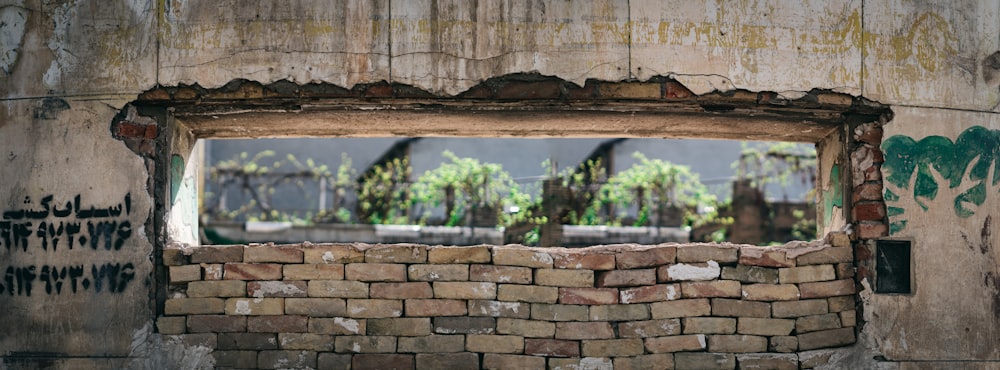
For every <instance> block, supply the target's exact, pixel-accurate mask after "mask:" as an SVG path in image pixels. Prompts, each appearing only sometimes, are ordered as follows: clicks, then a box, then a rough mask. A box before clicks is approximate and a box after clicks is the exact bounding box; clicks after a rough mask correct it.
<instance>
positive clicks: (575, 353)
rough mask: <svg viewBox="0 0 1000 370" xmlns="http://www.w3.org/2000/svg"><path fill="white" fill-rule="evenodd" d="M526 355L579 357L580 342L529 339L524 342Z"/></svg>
mask: <svg viewBox="0 0 1000 370" xmlns="http://www.w3.org/2000/svg"><path fill="white" fill-rule="evenodd" d="M524 354H526V355H533V356H546V357H579V356H580V342H579V341H575V340H562V339H538V338H528V339H525V340H524Z"/></svg>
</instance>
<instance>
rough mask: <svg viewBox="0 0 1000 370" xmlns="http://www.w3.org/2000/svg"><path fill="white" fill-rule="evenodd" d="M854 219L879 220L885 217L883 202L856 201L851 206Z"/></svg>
mask: <svg viewBox="0 0 1000 370" xmlns="http://www.w3.org/2000/svg"><path fill="white" fill-rule="evenodd" d="M851 212H852V213H853V214H854V220H856V221H881V220H883V219H885V204H884V203H882V202H866V203H857V204H855V205H854V207H853V208H851Z"/></svg>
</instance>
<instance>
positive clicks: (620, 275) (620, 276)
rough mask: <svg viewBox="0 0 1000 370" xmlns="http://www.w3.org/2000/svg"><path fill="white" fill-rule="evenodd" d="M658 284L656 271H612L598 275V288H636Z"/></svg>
mask: <svg viewBox="0 0 1000 370" xmlns="http://www.w3.org/2000/svg"><path fill="white" fill-rule="evenodd" d="M653 284H656V269H637V270H612V271H602V272H600V273H598V274H597V286H598V287H634V286H642V285H653Z"/></svg>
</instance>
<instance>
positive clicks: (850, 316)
mask: <svg viewBox="0 0 1000 370" xmlns="http://www.w3.org/2000/svg"><path fill="white" fill-rule="evenodd" d="M857 315H858V313H857V311H841V312H840V325H841V326H843V327H849V326H855V325H857V324H858V316H857Z"/></svg>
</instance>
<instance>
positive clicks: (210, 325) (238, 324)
mask: <svg viewBox="0 0 1000 370" xmlns="http://www.w3.org/2000/svg"><path fill="white" fill-rule="evenodd" d="M187 327H188V333H230V332H242V331H246V330H247V318H246V316H229V315H190V316H188V318H187Z"/></svg>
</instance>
